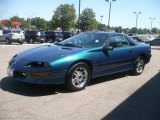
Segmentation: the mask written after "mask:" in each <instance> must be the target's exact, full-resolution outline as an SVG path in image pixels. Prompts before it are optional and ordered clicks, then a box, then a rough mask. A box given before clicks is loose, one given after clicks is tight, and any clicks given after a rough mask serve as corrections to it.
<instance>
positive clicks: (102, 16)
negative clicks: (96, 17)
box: [101, 15, 103, 24]
mask: <svg viewBox="0 0 160 120" xmlns="http://www.w3.org/2000/svg"><path fill="white" fill-rule="evenodd" d="M102 19H103V15H101V24H102Z"/></svg>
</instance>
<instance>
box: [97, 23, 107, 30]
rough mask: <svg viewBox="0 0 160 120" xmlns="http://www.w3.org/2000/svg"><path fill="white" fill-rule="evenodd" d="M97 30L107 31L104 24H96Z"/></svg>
mask: <svg viewBox="0 0 160 120" xmlns="http://www.w3.org/2000/svg"><path fill="white" fill-rule="evenodd" d="M98 30H100V31H107V26H106V25H105V24H101V23H98Z"/></svg>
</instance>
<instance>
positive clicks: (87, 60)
mask: <svg viewBox="0 0 160 120" xmlns="http://www.w3.org/2000/svg"><path fill="white" fill-rule="evenodd" d="M150 57H151V47H150V46H149V45H148V44H138V43H136V42H134V41H132V40H131V39H130V38H128V37H127V36H125V35H123V34H119V33H115V32H88V33H82V34H79V35H75V36H73V37H71V38H68V39H66V40H64V41H62V42H60V43H54V44H49V45H43V46H39V47H36V48H32V49H29V50H26V51H24V52H22V53H19V54H16V55H15V56H14V57H13V58H12V59H11V60H10V62H9V66H8V69H7V73H8V75H9V76H11V77H13V78H14V79H15V80H18V81H23V82H26V83H32V84H62V83H63V84H65V85H66V87H67V88H68V89H69V90H71V91H79V90H82V89H84V88H85V87H86V85H87V84H88V83H89V81H90V79H92V78H96V77H100V76H103V75H107V74H113V73H117V72H123V71H130V72H132V73H133V74H135V75H140V74H141V73H142V72H143V69H144V67H145V64H147V63H148V62H149V61H150Z"/></svg>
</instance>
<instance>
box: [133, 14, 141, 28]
mask: <svg viewBox="0 0 160 120" xmlns="http://www.w3.org/2000/svg"><path fill="white" fill-rule="evenodd" d="M134 14H136V28H137V25H138V16H139V15H140V14H141V12H134Z"/></svg>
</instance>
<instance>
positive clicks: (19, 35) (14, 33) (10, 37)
mask: <svg viewBox="0 0 160 120" xmlns="http://www.w3.org/2000/svg"><path fill="white" fill-rule="evenodd" d="M23 41H24V34H23V32H21V31H20V30H4V31H3V40H1V42H6V44H10V43H12V42H17V43H19V44H23Z"/></svg>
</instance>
